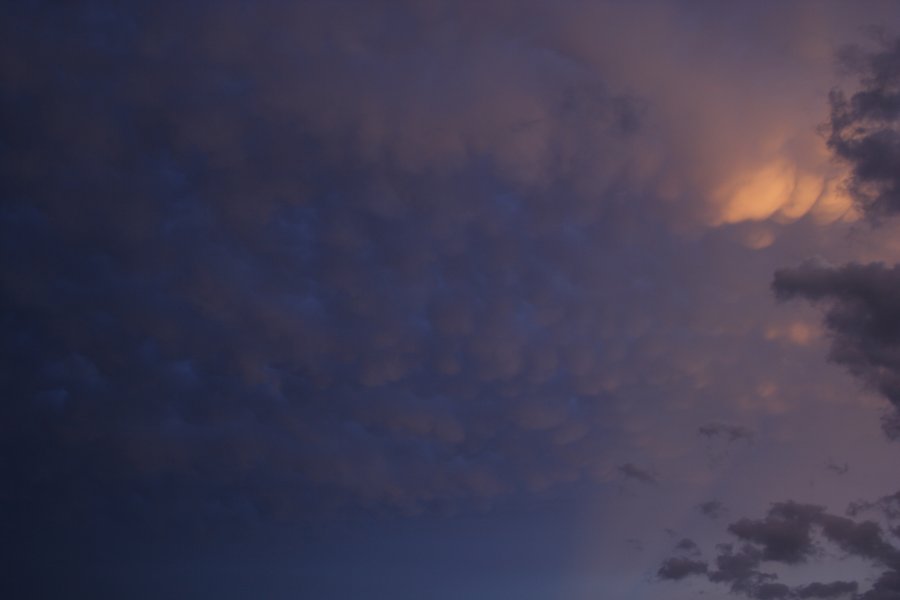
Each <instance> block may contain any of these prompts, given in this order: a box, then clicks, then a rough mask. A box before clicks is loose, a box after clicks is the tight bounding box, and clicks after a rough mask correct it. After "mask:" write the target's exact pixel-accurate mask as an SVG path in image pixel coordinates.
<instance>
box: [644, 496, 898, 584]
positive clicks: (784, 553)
mask: <svg viewBox="0 0 900 600" xmlns="http://www.w3.org/2000/svg"><path fill="white" fill-rule="evenodd" d="M728 531H729V533H731V534H732V535H733V536H735V537H736V538H737V539H738V541H739V542H740V543H741V546H740V547H739V548H737V549H735V548H734V546H733V545H731V544H722V545H720V546H719V547H718V555H717V556H716V560H715V566H716V569H715V570H709V571H708V572H707V571H705V570H704V571H700V570H699V567H698V568H697V569H696V570H695V571H690V570H689V569H688V568H687V567H686V566H682V562H683V561H684V560H687V559H681V558H680V557H674V558H671V559H669V561H675V562H673V563H672V564H673V565H674V566H673V567H672V568H671V571H672V573H673V574H675V575H681V577H670V578H671V579H681V578H683V577H686V576H687V575H688V574H703V573H706V575H707V577H708V579H709V581H711V582H713V583H727V584H729V585H730V587H731V590H732V591H733V592H735V593H740V594H743V595H746V596H749V597H751V598H758V599H768V598H836V597H844V596H848V595H851V594H852V595H854V597H859V598H870V597H871V598H881V597H891V596H889V595H888V596H880V595H879V594H887V593H888V592H887V590H889V589H891V588H890V586H891V585H893V583H892V582H893V581H894V577H895V575H896V572H897V570H898V568H900V550H898V549H897V548H896V547H895V546H893V545H892V544H891V543H890V542H889V541H888V539H887V538H886V536H885V534H884V531H883V530H882V528H881V527H880V526H879V525H878V524H877V523H875V522H873V521H862V522H858V521H854V520H853V519H849V518H847V517H842V516H839V515H834V514H830V513H828V512H827V511H825V509H824V508H822V507H820V506H816V505H811V504H800V503H796V502H790V501H789V502H780V503H776V504H773V505H772V506H771V508H770V509H769V511H768V512H767V514H766V516H765V517H764V518H762V519H746V518H745V519H739V520H738V521H735V522H734V523H732V524H731V525H729V527H728ZM817 535H821V536H822V537H823V538H824V539H825V540H827V541H829V542H831V543H832V544H834V545H836V546H837V547H838V548H840V549H841V550H842V551H843V552H845V553H846V554H847V555H849V556H855V557H859V558H862V559H865V560H867V561H869V562H870V563H871V564H873V565H875V566H877V567H880V568H883V569H884V568H886V569H887V570H886V571H884V572H883V574H882V576H881V578H880V579H879V581H878V582H876V583H875V585H874V586H873V587H872V588H871V589H870V590H869V591H867V592H865V593H863V594H862V595H860V596H856V592H857V589H858V586H859V584H858V583H857V582H855V581H834V582H829V583H823V582H812V583H809V584H804V585H798V586H793V587H791V586H788V585H786V584H784V583H781V582H780V581H778V579H779V578H778V576H777V575H776V574H774V573H767V572H764V571H762V570H761V567H762V566H763V565H764V564H765V563H778V564H782V565H786V566H797V565H800V564H802V563H806V562H809V561H811V560H813V559H817V558H819V557H820V556H821V548H820V545H819V543H818V541H817ZM669 561H667V562H665V563H663V566H666V565H668V564H669ZM680 566H681V567H682V568H681V569H679V568H678V567H680ZM661 570H662V569H661ZM667 572H668V571H667ZM682 573H684V574H683V575H682Z"/></svg>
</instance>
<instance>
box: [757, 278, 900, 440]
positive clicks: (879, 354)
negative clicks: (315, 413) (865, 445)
mask: <svg viewBox="0 0 900 600" xmlns="http://www.w3.org/2000/svg"><path fill="white" fill-rule="evenodd" d="M772 288H773V290H774V291H775V294H776V296H777V297H778V298H779V299H780V300H790V299H793V298H803V299H806V300H809V301H811V302H814V303H822V304H824V305H825V306H826V307H827V308H826V312H825V326H826V327H827V329H828V330H829V331H830V332H831V334H832V341H831V350H830V354H829V356H830V359H831V360H832V361H834V362H836V363H838V364H840V365H843V366H845V367H846V368H847V369H848V370H849V371H850V372H851V373H852V374H853V375H855V376H856V377H859V378H860V379H861V380H862V381H864V382H865V383H866V384H867V385H869V386H871V387H872V388H873V389H875V390H876V391H878V392H880V393H881V394H882V395H884V396H885V397H886V398H887V399H888V400H889V401H890V402H891V404H893V406H894V408H895V409H896V408H898V407H900V310H898V308H897V307H898V306H900V266H897V265H894V266H887V265H884V264H882V263H872V264H867V265H863V264H856V263H851V264H847V265H844V266H840V267H831V266H827V265H824V264H821V263H819V262H815V261H809V262H807V263H805V264H803V265H801V266H799V267H796V268H788V269H780V270H778V271H776V272H775V278H774V281H773V283H772ZM891 423H893V420H892V417H888V418H887V419H886V420H885V431H886V433H888V434H889V435H890V436H891V437H896V436H895V435H894V434H895V432H894V429H892V428H891V427H890V424H891Z"/></svg>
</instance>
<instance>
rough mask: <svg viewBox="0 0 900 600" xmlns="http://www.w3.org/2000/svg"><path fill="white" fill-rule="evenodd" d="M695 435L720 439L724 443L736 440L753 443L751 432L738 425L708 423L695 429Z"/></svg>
mask: <svg viewBox="0 0 900 600" xmlns="http://www.w3.org/2000/svg"><path fill="white" fill-rule="evenodd" d="M697 434H698V435H700V436H703V437H705V438H710V439H711V438H717V437H722V438H724V439H725V440H726V441H729V442H736V441H738V440H747V441H748V442H750V441H753V431H751V430H749V429H747V428H746V427H742V426H740V425H728V424H726V423H708V424H706V425H701V426H700V427H698V428H697Z"/></svg>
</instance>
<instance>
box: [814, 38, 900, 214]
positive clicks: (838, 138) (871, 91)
mask: <svg viewBox="0 0 900 600" xmlns="http://www.w3.org/2000/svg"><path fill="white" fill-rule="evenodd" d="M844 57H845V63H846V65H847V66H848V67H849V68H850V70H852V71H854V72H857V73H858V74H859V75H860V79H861V89H859V90H858V91H856V92H855V93H853V95H852V96H850V98H849V99H848V98H847V97H846V95H845V94H844V93H843V92H842V91H840V90H836V91H834V92H832V94H831V121H830V135H829V138H828V145H829V147H830V148H831V150H832V151H833V152H834V153H835V154H836V155H837V156H838V157H839V158H840V159H842V160H843V161H845V162H846V163H848V164H849V166H850V168H851V169H852V177H851V180H850V192H851V193H852V195H853V196H854V199H855V200H856V201H857V202H858V203H859V205H860V206H861V208H862V209H863V210H864V211H865V212H866V213H867V214H868V215H869V216H871V217H873V218H875V219H877V218H880V217H884V216H888V215H892V214H895V213H896V212H898V211H900V170H898V169H897V166H898V164H900V133H898V132H897V129H896V126H895V125H896V123H897V119H898V117H900V39H892V40H890V41H887V40H885V41H884V42H883V43H882V47H881V49H880V50H879V51H877V52H867V51H863V50H861V49H860V48H849V49H847V50H846V51H845V52H844Z"/></svg>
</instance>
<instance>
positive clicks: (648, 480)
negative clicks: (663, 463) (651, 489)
mask: <svg viewBox="0 0 900 600" xmlns="http://www.w3.org/2000/svg"><path fill="white" fill-rule="evenodd" d="M618 471H619V474H620V475H621V476H622V478H623V479H625V480H629V479H633V480H634V481H636V482H638V483H645V484H648V485H656V484H658V483H659V482H658V481H657V479H656V475H654V474H653V473H652V472H651V471H648V470H647V469H642V468H641V467H638V466H636V465H634V464H632V463H625V464H622V465H619V467H618Z"/></svg>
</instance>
